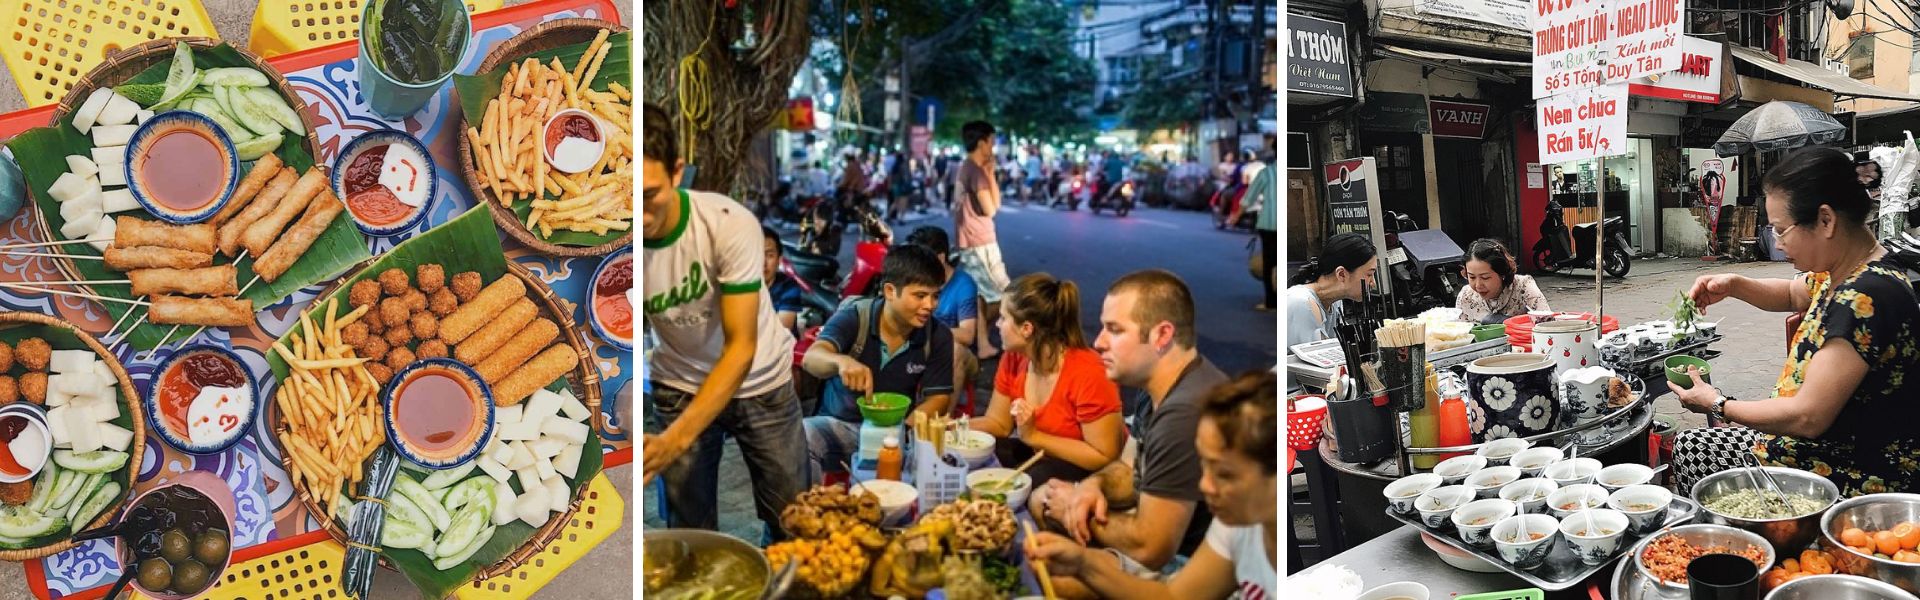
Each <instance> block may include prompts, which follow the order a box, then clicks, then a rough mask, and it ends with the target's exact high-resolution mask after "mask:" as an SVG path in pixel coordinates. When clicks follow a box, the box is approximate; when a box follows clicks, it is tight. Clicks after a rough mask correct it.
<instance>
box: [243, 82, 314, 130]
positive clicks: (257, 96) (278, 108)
mask: <svg viewBox="0 0 1920 600" xmlns="http://www.w3.org/2000/svg"><path fill="white" fill-rule="evenodd" d="M235 93H240V92H239V91H238V90H236V91H235ZM245 93H246V95H247V97H248V98H249V99H251V100H253V105H254V106H258V107H260V109H261V110H264V111H266V112H267V114H269V115H271V116H273V120H274V121H276V122H278V123H280V126H281V127H285V128H286V130H287V131H291V132H293V134H294V135H306V134H307V124H306V123H303V122H301V121H300V113H299V112H298V111H295V110H293V107H292V106H290V105H288V104H287V99H286V98H282V97H280V93H279V92H276V91H274V90H273V88H268V87H256V88H247V89H246V90H245Z"/></svg>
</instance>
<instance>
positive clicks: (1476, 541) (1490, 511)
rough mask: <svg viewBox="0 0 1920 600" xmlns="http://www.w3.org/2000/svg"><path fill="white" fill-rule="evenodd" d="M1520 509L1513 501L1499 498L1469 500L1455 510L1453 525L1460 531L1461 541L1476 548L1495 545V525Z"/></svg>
mask: <svg viewBox="0 0 1920 600" xmlns="http://www.w3.org/2000/svg"><path fill="white" fill-rule="evenodd" d="M1517 510H1519V508H1518V507H1516V506H1514V505H1513V503H1512V502H1508V501H1506V500H1501V499H1499V498H1489V499H1486V500H1475V501H1472V502H1468V503H1467V505H1466V506H1462V507H1460V510H1456V511H1453V517H1452V519H1453V527H1454V529H1455V530H1458V531H1459V532H1460V541H1463V542H1466V543H1468V544H1470V545H1472V546H1473V547H1475V548H1481V549H1488V548H1492V547H1493V537H1491V536H1490V535H1489V534H1491V533H1492V532H1493V526H1494V525H1496V524H1499V523H1500V521H1501V520H1502V519H1505V518H1507V517H1511V516H1513V515H1514V512H1515V511H1517Z"/></svg>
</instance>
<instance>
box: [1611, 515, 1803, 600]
mask: <svg viewBox="0 0 1920 600" xmlns="http://www.w3.org/2000/svg"><path fill="white" fill-rule="evenodd" d="M1669 535H1672V536H1679V537H1680V539H1682V540H1686V541H1687V543H1689V544H1693V545H1695V546H1699V547H1701V548H1707V547H1711V546H1726V547H1727V550H1728V551H1731V552H1733V553H1739V552H1741V551H1743V550H1746V549H1747V548H1759V549H1760V552H1761V554H1762V555H1763V556H1764V557H1765V558H1766V564H1767V565H1769V566H1771V565H1772V564H1773V562H1774V560H1775V558H1776V556H1777V554H1776V553H1775V552H1774V551H1773V544H1771V543H1768V542H1767V539H1766V538H1763V537H1760V535H1759V534H1756V533H1753V532H1751V531H1747V530H1745V529H1739V528H1735V527H1729V526H1726V525H1709V524H1705V523H1699V524H1694V525H1681V526H1679V527H1674V528H1672V529H1667V530H1665V531H1656V532H1654V533H1653V534H1652V535H1648V536H1647V537H1646V539H1644V540H1641V541H1640V543H1639V544H1637V545H1635V546H1634V547H1633V568H1635V569H1639V570H1640V576H1641V577H1643V578H1646V580H1647V581H1651V582H1653V584H1654V585H1656V586H1659V588H1660V589H1661V590H1662V593H1666V594H1674V593H1678V594H1683V595H1684V594H1686V593H1687V586H1685V585H1675V584H1672V583H1669V582H1667V580H1664V579H1661V578H1659V577H1655V576H1654V575H1653V571H1650V570H1647V563H1646V561H1645V560H1644V559H1643V558H1641V556H1642V555H1643V554H1645V553H1646V549H1647V546H1649V545H1652V544H1653V542H1654V541H1655V540H1658V539H1660V538H1663V537H1666V536H1669ZM1765 568H1766V567H1761V569H1762V570H1764V569H1765Z"/></svg>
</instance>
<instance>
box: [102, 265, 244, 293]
mask: <svg viewBox="0 0 1920 600" xmlns="http://www.w3.org/2000/svg"><path fill="white" fill-rule="evenodd" d="M127 278H128V279H131V280H133V295H135V296H158V295H162V294H191V295H195V296H234V295H238V294H239V293H240V285H239V283H238V280H239V271H238V270H237V269H235V268H233V265H220V266H217V267H207V268H204V269H140V270H137V271H128V272H127Z"/></svg>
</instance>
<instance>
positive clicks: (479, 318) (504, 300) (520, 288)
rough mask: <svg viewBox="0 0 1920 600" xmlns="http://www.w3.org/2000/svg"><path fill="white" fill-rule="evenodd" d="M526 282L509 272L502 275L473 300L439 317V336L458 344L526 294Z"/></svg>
mask: <svg viewBox="0 0 1920 600" xmlns="http://www.w3.org/2000/svg"><path fill="white" fill-rule="evenodd" d="M526 293H527V284H525V283H521V282H520V278H518V277H514V276H512V275H504V276H501V277H500V279H499V280H498V281H494V282H493V284H491V285H488V286H487V287H486V288H483V289H481V290H480V294H479V295H476V296H474V297H473V301H472V302H468V303H466V304H463V305H461V306H460V308H459V309H458V310H455V311H453V314H450V315H447V318H445V319H441V320H440V339H441V340H445V341H446V342H447V343H449V344H459V343H460V341H461V340H464V339H467V336H469V335H473V332H475V331H479V330H480V327H481V326H482V325H486V324H487V321H490V320H492V319H493V317H494V315H497V314H499V313H500V311H503V310H506V309H507V307H508V306H512V305H513V301H514V300H516V299H519V298H524V297H526Z"/></svg>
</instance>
